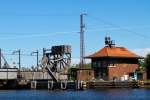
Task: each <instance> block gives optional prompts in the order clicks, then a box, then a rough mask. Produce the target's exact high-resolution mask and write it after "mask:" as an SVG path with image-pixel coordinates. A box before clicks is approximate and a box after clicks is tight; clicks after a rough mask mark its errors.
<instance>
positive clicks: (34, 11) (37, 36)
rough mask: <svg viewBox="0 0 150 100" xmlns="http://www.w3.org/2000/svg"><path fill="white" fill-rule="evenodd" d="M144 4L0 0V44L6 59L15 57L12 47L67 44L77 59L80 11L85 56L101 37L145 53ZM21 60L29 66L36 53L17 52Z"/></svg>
mask: <svg viewBox="0 0 150 100" xmlns="http://www.w3.org/2000/svg"><path fill="white" fill-rule="evenodd" d="M149 4H150V1H149V0H0V47H1V48H2V52H3V54H4V56H5V57H6V59H7V60H8V62H9V63H10V64H12V62H16V63H17V62H18V56H16V55H15V56H12V55H7V54H11V53H12V52H13V51H14V50H18V49H21V53H22V54H29V55H30V53H31V52H32V51H35V50H39V51H40V54H42V48H51V46H53V45H62V44H66V45H71V46H72V63H78V61H79V57H80V40H79V37H80V34H79V31H80V14H81V13H86V14H87V16H84V23H85V26H86V27H85V54H86V56H87V55H89V54H92V53H94V52H96V51H97V50H99V49H100V48H102V47H104V37H105V36H110V37H111V38H112V40H115V43H116V45H117V46H124V47H126V48H128V49H129V50H132V51H133V52H135V53H137V54H139V55H142V56H145V55H146V54H147V53H148V52H150V45H149V43H150V13H149V11H150V5H149ZM40 57H41V56H40ZM21 64H22V66H28V67H30V66H31V65H35V64H36V57H35V56H32V57H31V56H21Z"/></svg>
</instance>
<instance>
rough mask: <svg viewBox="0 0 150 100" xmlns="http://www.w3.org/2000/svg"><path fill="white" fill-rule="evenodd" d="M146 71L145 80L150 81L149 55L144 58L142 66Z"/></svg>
mask: <svg viewBox="0 0 150 100" xmlns="http://www.w3.org/2000/svg"><path fill="white" fill-rule="evenodd" d="M144 66H145V67H146V69H147V78H148V79H150V53H149V54H147V56H146V58H145V65H144Z"/></svg>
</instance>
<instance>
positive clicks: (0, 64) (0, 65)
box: [0, 48, 2, 68]
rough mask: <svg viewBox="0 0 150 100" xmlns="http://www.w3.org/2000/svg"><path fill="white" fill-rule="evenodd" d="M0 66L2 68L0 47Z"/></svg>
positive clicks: (0, 50)
mask: <svg viewBox="0 0 150 100" xmlns="http://www.w3.org/2000/svg"><path fill="white" fill-rule="evenodd" d="M0 68H2V49H1V48H0Z"/></svg>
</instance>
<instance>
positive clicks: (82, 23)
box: [80, 13, 87, 68]
mask: <svg viewBox="0 0 150 100" xmlns="http://www.w3.org/2000/svg"><path fill="white" fill-rule="evenodd" d="M85 15H87V14H85V13H83V14H81V15H80V68H83V67H84V63H85V60H84V56H85V45H84V28H85V24H84V22H83V17H84V16H85Z"/></svg>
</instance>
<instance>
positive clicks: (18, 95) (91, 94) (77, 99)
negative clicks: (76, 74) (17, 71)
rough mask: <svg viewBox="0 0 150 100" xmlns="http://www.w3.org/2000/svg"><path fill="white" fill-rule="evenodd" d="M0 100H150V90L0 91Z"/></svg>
mask: <svg viewBox="0 0 150 100" xmlns="http://www.w3.org/2000/svg"><path fill="white" fill-rule="evenodd" d="M0 100H150V89H99V90H86V91H47V90H0Z"/></svg>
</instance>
